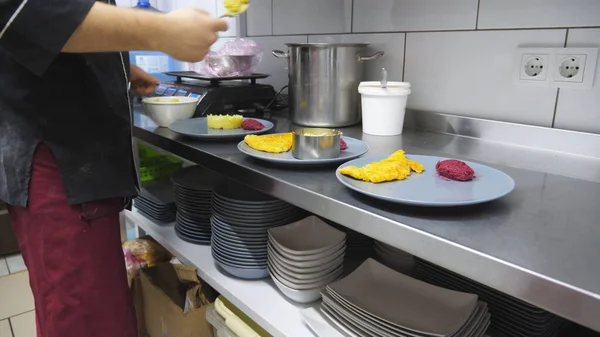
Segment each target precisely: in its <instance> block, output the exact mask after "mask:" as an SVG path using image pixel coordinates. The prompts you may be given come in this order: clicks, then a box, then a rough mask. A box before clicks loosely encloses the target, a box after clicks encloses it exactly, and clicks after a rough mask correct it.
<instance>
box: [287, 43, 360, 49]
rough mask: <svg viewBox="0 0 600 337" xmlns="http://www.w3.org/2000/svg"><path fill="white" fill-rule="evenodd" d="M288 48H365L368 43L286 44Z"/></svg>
mask: <svg viewBox="0 0 600 337" xmlns="http://www.w3.org/2000/svg"><path fill="white" fill-rule="evenodd" d="M285 45H286V46H288V47H315V48H328V47H367V46H368V45H369V44H368V43H286V44H285Z"/></svg>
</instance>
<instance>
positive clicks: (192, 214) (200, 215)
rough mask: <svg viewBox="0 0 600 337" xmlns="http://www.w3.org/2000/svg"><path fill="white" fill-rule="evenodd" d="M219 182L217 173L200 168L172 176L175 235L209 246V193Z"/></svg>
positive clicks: (210, 195) (192, 167) (210, 198)
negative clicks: (175, 221) (175, 209)
mask: <svg viewBox="0 0 600 337" xmlns="http://www.w3.org/2000/svg"><path fill="white" fill-rule="evenodd" d="M219 179H220V176H219V175H217V174H216V173H214V172H212V171H209V170H207V169H204V168H202V167H199V166H191V167H187V168H184V169H182V170H180V171H178V172H177V173H175V174H174V175H173V176H172V177H171V180H172V181H173V196H174V199H175V203H176V204H177V219H176V220H177V223H176V225H175V232H176V233H177V236H178V237H179V238H181V239H182V240H184V241H187V242H190V243H194V244H200V245H207V244H210V237H211V223H210V217H211V200H212V191H213V188H214V186H215V184H216V183H217V182H218V181H219Z"/></svg>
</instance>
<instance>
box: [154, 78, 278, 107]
mask: <svg viewBox="0 0 600 337" xmlns="http://www.w3.org/2000/svg"><path fill="white" fill-rule="evenodd" d="M165 75H169V76H173V77H175V78H176V80H175V81H171V82H163V83H161V84H160V85H159V86H157V88H156V90H155V92H154V95H153V96H175V97H177V96H183V97H196V98H199V99H200V102H199V103H198V107H197V108H196V114H195V115H194V117H204V116H206V115H209V114H213V115H217V114H230V115H231V114H238V115H243V116H247V117H260V116H262V115H263V112H264V110H265V107H267V106H268V105H269V104H272V103H273V100H274V98H275V95H276V93H275V90H274V89H273V87H272V86H270V85H267V84H260V83H256V80H257V79H263V78H267V77H268V76H269V75H266V74H253V75H249V76H240V77H219V78H216V77H207V76H204V75H201V74H198V73H195V72H191V71H189V72H188V71H181V72H166V73H165Z"/></svg>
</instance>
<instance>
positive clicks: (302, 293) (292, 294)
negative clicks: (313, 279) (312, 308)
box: [271, 275, 325, 304]
mask: <svg viewBox="0 0 600 337" xmlns="http://www.w3.org/2000/svg"><path fill="white" fill-rule="evenodd" d="M271 279H272V280H273V282H274V283H275V285H276V286H277V288H279V291H281V292H282V293H283V295H285V297H287V298H289V299H290V300H292V301H294V302H296V303H302V304H306V303H312V302H315V301H317V300H319V299H320V298H321V291H323V290H324V289H325V286H323V287H321V288H318V289H310V290H295V289H291V288H288V287H286V286H285V285H284V284H283V283H281V282H279V280H277V278H276V277H275V276H273V275H271Z"/></svg>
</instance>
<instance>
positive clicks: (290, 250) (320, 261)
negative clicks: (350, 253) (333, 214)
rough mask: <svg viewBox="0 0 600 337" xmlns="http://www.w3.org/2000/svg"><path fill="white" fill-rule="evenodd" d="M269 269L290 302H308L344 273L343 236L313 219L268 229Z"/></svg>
mask: <svg viewBox="0 0 600 337" xmlns="http://www.w3.org/2000/svg"><path fill="white" fill-rule="evenodd" d="M268 246H269V247H268V260H267V261H268V266H269V272H270V274H271V277H272V278H273V281H274V282H275V284H276V285H277V287H278V288H279V290H280V291H281V292H282V293H283V294H284V295H285V296H286V297H288V298H289V299H291V300H292V301H294V302H298V303H311V302H314V301H316V300H318V299H319V298H321V291H322V290H323V289H324V288H325V287H326V286H327V285H328V284H329V283H331V282H333V281H335V280H337V279H338V278H339V277H340V276H341V275H342V273H343V271H344V254H345V250H346V234H345V233H344V232H341V231H339V230H337V229H335V228H333V227H331V226H329V225H328V224H326V223H325V222H323V221H322V220H321V219H319V218H318V217H316V216H310V217H307V218H305V219H303V220H300V221H297V222H294V223H292V224H289V225H286V226H282V227H277V228H271V229H269V245H268Z"/></svg>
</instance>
